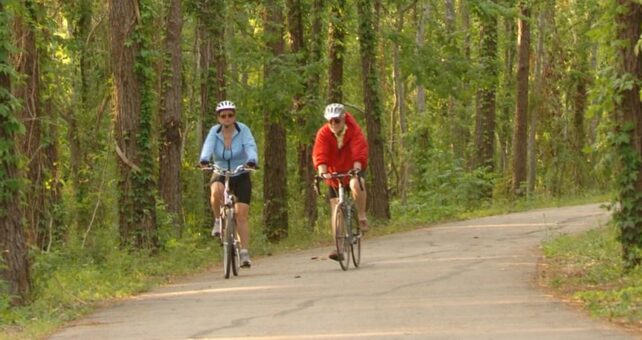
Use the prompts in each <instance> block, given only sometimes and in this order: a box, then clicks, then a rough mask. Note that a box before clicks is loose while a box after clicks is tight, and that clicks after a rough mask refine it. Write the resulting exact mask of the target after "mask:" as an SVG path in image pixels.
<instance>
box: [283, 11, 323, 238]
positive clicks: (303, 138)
mask: <svg viewBox="0 0 642 340" xmlns="http://www.w3.org/2000/svg"><path fill="white" fill-rule="evenodd" d="M287 3H288V27H289V33H290V38H291V47H290V49H291V52H292V53H293V54H294V55H295V56H296V57H297V65H296V67H297V68H299V69H304V68H305V67H306V65H307V64H308V63H318V62H319V60H320V59H321V54H320V52H321V51H320V42H321V39H320V37H321V35H320V33H321V11H322V8H323V4H322V1H321V0H315V1H314V8H313V13H312V14H313V23H312V35H311V37H312V39H313V40H312V44H313V47H312V51H311V53H308V50H307V48H306V46H305V35H304V33H305V32H304V20H303V17H304V15H303V11H302V8H301V0H288V2H287ZM319 79H320V75H319V74H318V73H316V72H312V74H311V75H310V76H309V77H308V79H305V78H301V81H302V85H303V86H302V91H301V92H300V93H296V94H295V96H294V105H293V108H292V109H293V111H294V114H295V116H296V121H297V126H299V127H301V128H302V129H301V130H299V131H297V132H302V133H301V134H299V136H298V137H299V138H298V143H297V157H298V164H299V166H298V167H297V175H298V177H299V192H300V193H301V194H302V200H301V204H302V205H303V211H304V216H305V226H306V228H307V229H308V230H313V229H314V225H315V223H316V220H317V207H316V199H317V197H316V193H315V191H314V175H315V174H314V167H313V165H312V142H313V141H312V140H311V138H310V137H309V136H313V135H314V133H313V132H310V131H308V130H309V129H307V126H308V124H309V123H308V121H309V118H308V112H310V111H311V110H307V108H308V107H310V104H313V105H312V106H311V107H312V108H315V107H317V106H316V104H317V103H318V97H319V95H318V89H319V85H318V82H319ZM313 113H315V112H310V114H313Z"/></svg>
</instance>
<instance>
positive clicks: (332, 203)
mask: <svg viewBox="0 0 642 340" xmlns="http://www.w3.org/2000/svg"><path fill="white" fill-rule="evenodd" d="M338 203H339V199H338V198H331V199H330V220H331V221H332V222H331V223H332V225H331V227H332V235H333V237H334V230H335V225H334V220H335V218H334V210H335V209H336V206H337V204H338Z"/></svg>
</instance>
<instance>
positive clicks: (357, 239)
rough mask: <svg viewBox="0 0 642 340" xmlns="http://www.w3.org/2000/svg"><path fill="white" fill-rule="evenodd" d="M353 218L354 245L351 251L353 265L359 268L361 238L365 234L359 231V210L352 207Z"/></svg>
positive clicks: (351, 220)
mask: <svg viewBox="0 0 642 340" xmlns="http://www.w3.org/2000/svg"><path fill="white" fill-rule="evenodd" d="M351 215H352V216H350V228H349V229H350V232H351V233H352V243H351V244H350V250H351V252H352V263H353V264H354V266H355V268H356V267H359V264H360V263H361V236H363V233H361V231H360V230H359V216H358V215H357V208H356V207H354V206H353V207H352V213H351Z"/></svg>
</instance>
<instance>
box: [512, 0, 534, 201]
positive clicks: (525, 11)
mask: <svg viewBox="0 0 642 340" xmlns="http://www.w3.org/2000/svg"><path fill="white" fill-rule="evenodd" d="M520 14H521V17H520V18H519V20H518V23H517V25H518V33H517V34H518V42H517V45H518V52H517V53H518V55H517V59H518V65H517V97H516V101H517V109H516V112H515V129H514V131H513V183H512V185H513V187H512V191H513V194H514V195H517V196H523V195H524V194H525V191H524V190H523V189H524V188H523V184H524V182H525V181H526V165H527V164H526V162H527V160H526V156H527V143H528V141H527V128H528V127H527V125H528V122H527V119H528V74H529V70H530V47H531V41H530V40H531V33H530V26H529V23H528V21H529V20H530V9H529V8H528V5H526V4H524V3H521V4H520Z"/></svg>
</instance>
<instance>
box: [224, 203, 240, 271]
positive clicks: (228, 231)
mask: <svg viewBox="0 0 642 340" xmlns="http://www.w3.org/2000/svg"><path fill="white" fill-rule="evenodd" d="M230 215H231V214H227V217H226V218H225V220H223V221H222V222H223V223H224V227H225V231H224V233H225V234H224V237H223V272H224V274H225V278H226V279H229V278H230V273H231V272H232V271H233V270H234V271H235V269H236V268H235V265H234V262H235V261H234V258H235V253H236V250H235V246H234V233H235V232H236V230H235V229H236V226H235V225H234V220H233V219H232V218H231V217H230ZM236 274H237V273H234V275H236Z"/></svg>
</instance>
